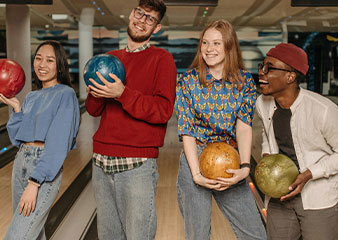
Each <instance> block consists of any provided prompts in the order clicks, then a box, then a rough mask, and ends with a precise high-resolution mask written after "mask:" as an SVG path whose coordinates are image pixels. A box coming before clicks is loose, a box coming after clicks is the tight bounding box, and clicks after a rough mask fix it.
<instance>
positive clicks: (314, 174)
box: [308, 165, 323, 180]
mask: <svg viewBox="0 0 338 240" xmlns="http://www.w3.org/2000/svg"><path fill="white" fill-rule="evenodd" d="M308 169H309V170H310V172H311V173H312V180H315V179H318V178H321V177H322V176H323V174H322V171H320V169H319V168H318V167H317V168H316V166H315V165H312V166H309V167H308Z"/></svg>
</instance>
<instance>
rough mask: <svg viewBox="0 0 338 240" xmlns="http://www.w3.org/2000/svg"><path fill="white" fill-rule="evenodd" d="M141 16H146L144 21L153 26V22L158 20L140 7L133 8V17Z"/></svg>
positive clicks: (138, 17)
mask: <svg viewBox="0 0 338 240" xmlns="http://www.w3.org/2000/svg"><path fill="white" fill-rule="evenodd" d="M143 16H146V23H147V24H148V25H149V26H153V25H154V24H155V23H157V22H158V20H157V19H156V18H155V17H153V16H151V15H149V14H146V13H145V12H144V11H143V10H142V9H140V8H134V17H135V18H137V19H141V18H143Z"/></svg>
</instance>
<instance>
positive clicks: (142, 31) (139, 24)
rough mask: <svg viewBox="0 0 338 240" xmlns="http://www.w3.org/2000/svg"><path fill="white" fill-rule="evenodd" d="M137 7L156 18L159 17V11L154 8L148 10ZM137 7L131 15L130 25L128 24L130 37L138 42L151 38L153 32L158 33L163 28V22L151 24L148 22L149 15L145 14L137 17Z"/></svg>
mask: <svg viewBox="0 0 338 240" xmlns="http://www.w3.org/2000/svg"><path fill="white" fill-rule="evenodd" d="M137 9H139V10H141V11H143V12H144V13H145V14H147V15H150V16H152V17H153V18H155V19H159V13H158V12H156V11H154V10H150V11H149V10H146V9H145V8H142V7H137ZM135 11H136V10H135V9H133V11H132V12H131V13H130V15H129V25H128V29H127V32H128V36H129V38H130V39H131V40H132V41H133V42H136V43H142V42H145V41H147V40H149V39H150V37H151V35H152V34H153V33H157V32H158V31H159V30H160V29H161V24H157V23H155V24H154V25H152V26H150V25H149V24H147V23H146V18H147V16H146V15H144V16H142V17H141V18H136V17H135Z"/></svg>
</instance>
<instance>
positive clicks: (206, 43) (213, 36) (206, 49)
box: [201, 28, 225, 73]
mask: <svg viewBox="0 0 338 240" xmlns="http://www.w3.org/2000/svg"><path fill="white" fill-rule="evenodd" d="M201 53H202V57H203V59H204V61H205V63H206V64H207V65H208V67H209V69H210V70H211V71H215V72H219V73H221V72H222V71H223V68H224V59H225V51H224V43H223V38H222V34H221V33H220V32H219V31H218V30H216V29H215V28H210V29H208V30H207V31H206V32H205V33H204V35H203V40H202V44H201Z"/></svg>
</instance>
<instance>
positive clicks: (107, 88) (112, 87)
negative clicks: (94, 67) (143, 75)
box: [88, 72, 124, 98]
mask: <svg viewBox="0 0 338 240" xmlns="http://www.w3.org/2000/svg"><path fill="white" fill-rule="evenodd" d="M96 75H97V76H98V77H99V78H100V80H101V81H102V83H103V84H104V85H101V84H98V83H97V82H95V81H94V80H93V79H91V78H90V79H89V81H90V82H91V83H92V84H93V85H94V86H91V85H89V86H88V87H89V88H90V93H91V94H92V95H93V96H94V97H103V98H119V97H120V96H121V95H122V93H123V91H124V85H123V83H122V81H121V80H120V79H119V78H118V77H117V76H116V75H115V74H113V73H109V76H110V77H111V78H112V79H113V80H114V81H115V82H113V83H112V82H109V81H107V80H106V79H105V78H104V77H103V76H102V75H101V73H99V72H96Z"/></svg>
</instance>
